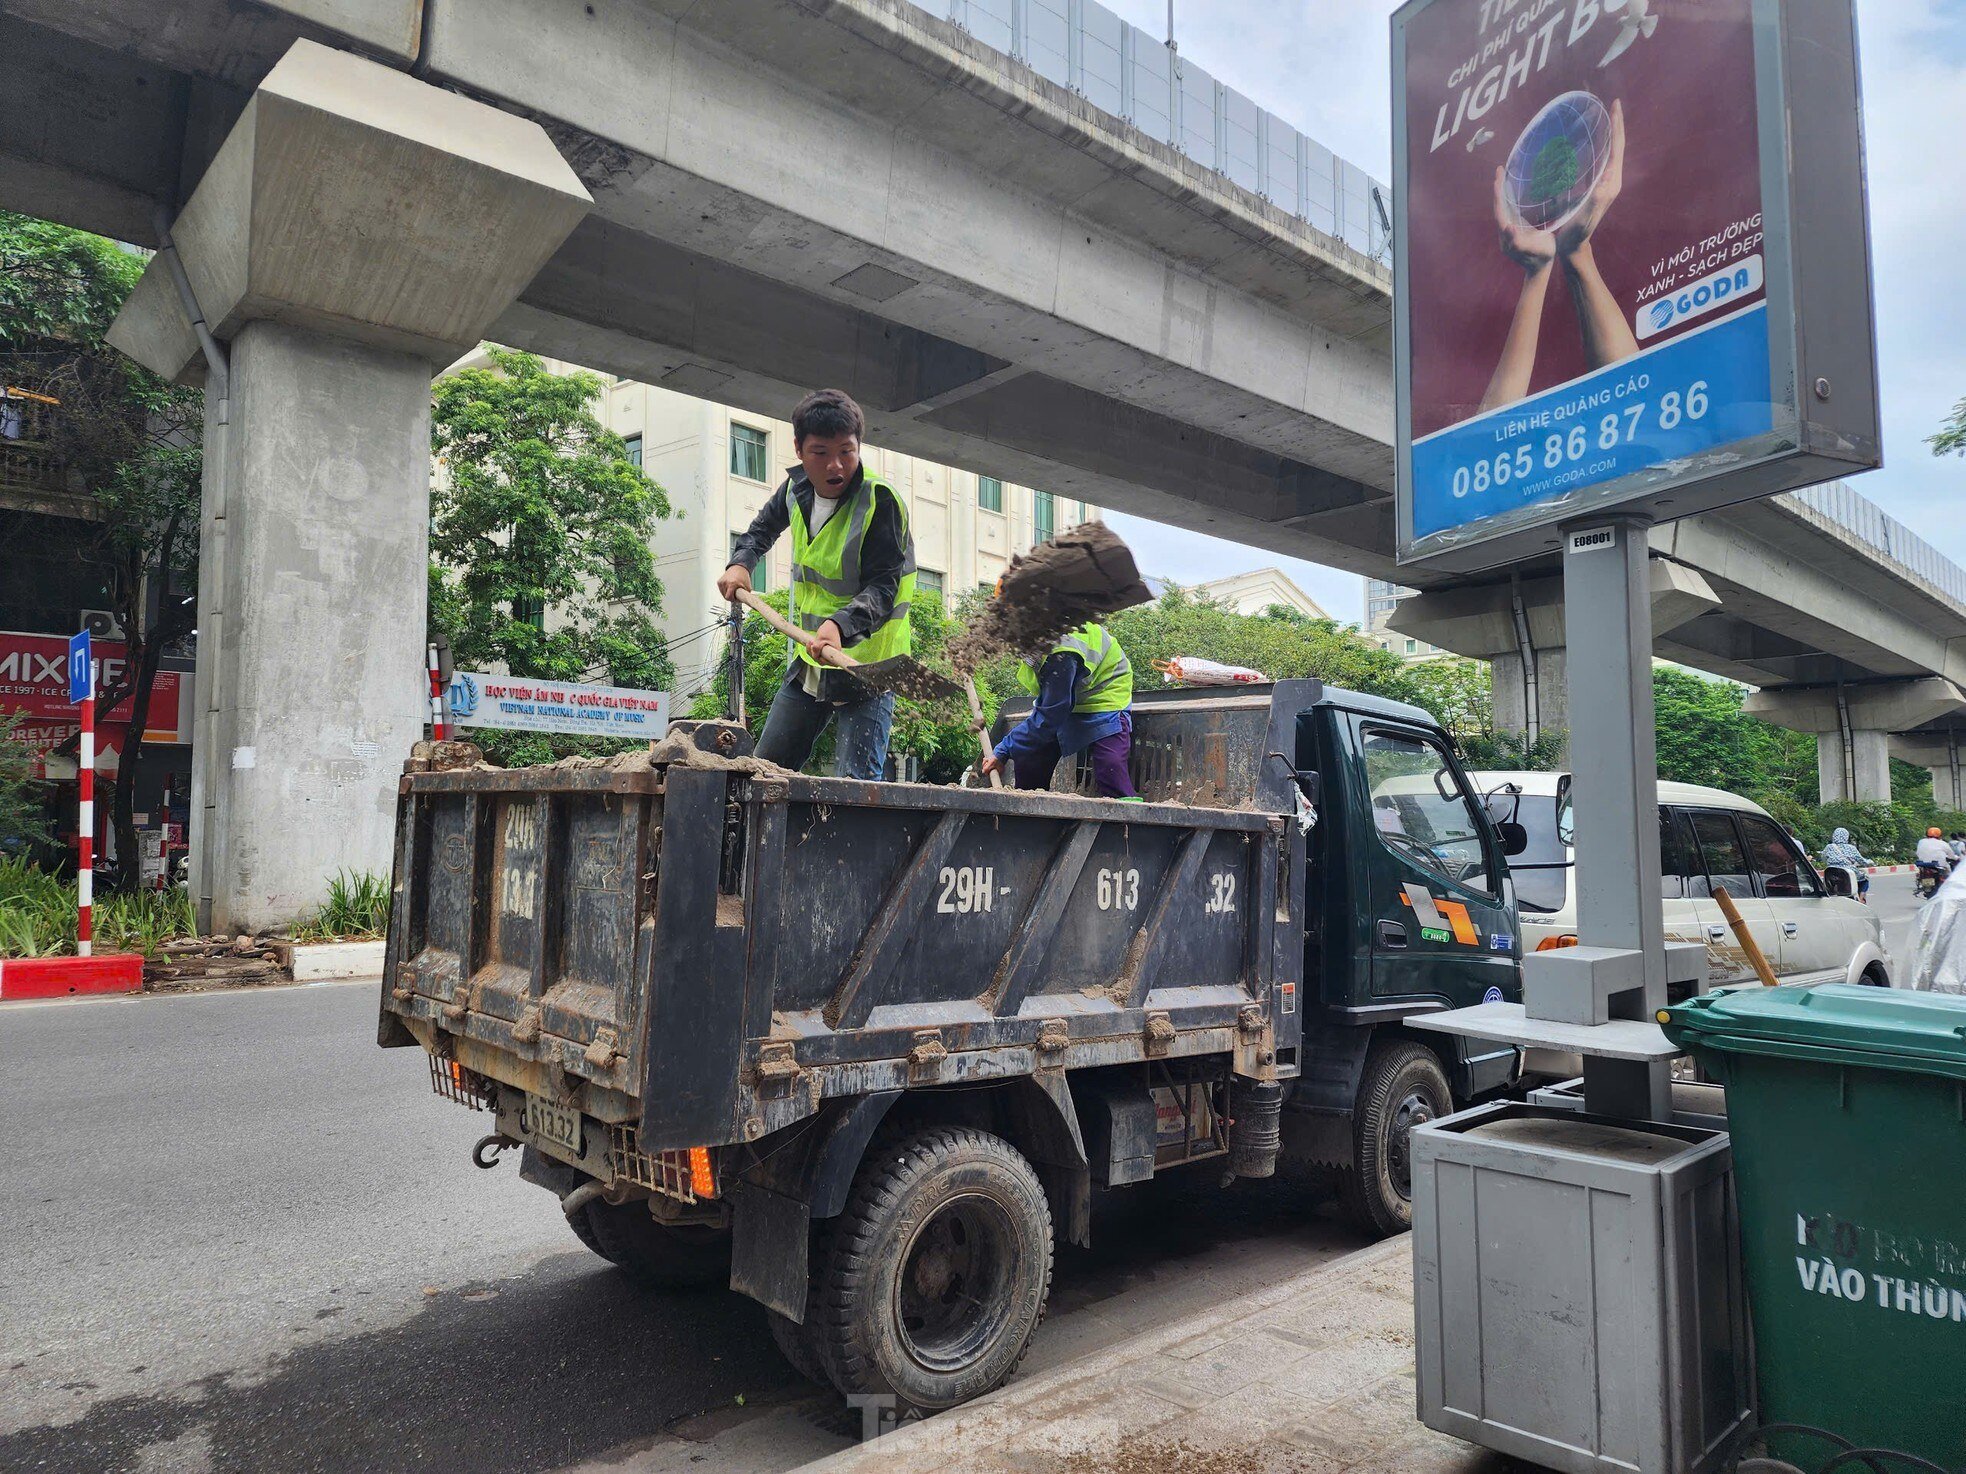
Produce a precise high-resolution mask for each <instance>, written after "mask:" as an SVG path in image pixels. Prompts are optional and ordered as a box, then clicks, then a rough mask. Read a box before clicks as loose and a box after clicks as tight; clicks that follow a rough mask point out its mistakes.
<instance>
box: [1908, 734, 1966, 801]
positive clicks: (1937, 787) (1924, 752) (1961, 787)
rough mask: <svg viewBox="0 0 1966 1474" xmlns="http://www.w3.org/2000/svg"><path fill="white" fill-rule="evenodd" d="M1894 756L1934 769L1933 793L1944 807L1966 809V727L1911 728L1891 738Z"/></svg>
mask: <svg viewBox="0 0 1966 1474" xmlns="http://www.w3.org/2000/svg"><path fill="white" fill-rule="evenodd" d="M1891 756H1893V757H1896V758H1902V759H1904V761H1906V762H1908V763H1916V764H1918V766H1919V767H1921V768H1927V769H1930V770H1931V774H1932V797H1933V799H1934V800H1935V801H1936V802H1937V803H1938V805H1939V807H1940V808H1942V809H1955V810H1959V811H1961V812H1966V727H1954V726H1951V725H1950V724H1948V725H1947V726H1945V727H1944V728H1943V729H1942V730H1940V731H1936V732H1933V731H1927V732H1910V733H1906V734H1904V735H1901V736H1898V737H1895V738H1893V739H1892V741H1891Z"/></svg>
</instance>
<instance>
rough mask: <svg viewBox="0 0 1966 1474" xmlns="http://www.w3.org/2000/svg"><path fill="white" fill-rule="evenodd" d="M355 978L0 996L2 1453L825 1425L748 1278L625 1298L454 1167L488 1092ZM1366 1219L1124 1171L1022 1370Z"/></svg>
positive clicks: (555, 1454) (7, 1461) (516, 1197)
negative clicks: (378, 1008)
mask: <svg viewBox="0 0 1966 1474" xmlns="http://www.w3.org/2000/svg"><path fill="white" fill-rule="evenodd" d="M377 986H378V985H377V984H375V983H373V982H365V983H358V984H342V985H331V986H320V987H312V988H283V989H273V990H258V991H246V992H231V993H211V994H203V995H196V996H177V997H156V998H136V999H115V1000H92V1001H88V1002H75V1003H62V1004H53V1005H41V1006H37V1005H25V1004H12V1005H8V1006H7V1007H6V1008H4V1009H0V1121H4V1122H5V1123H6V1130H5V1132H4V1133H0V1244H4V1253H5V1256H6V1259H5V1273H4V1274H0V1327H4V1334H0V1470H6V1471H8V1474H18V1471H26V1470H62V1471H69V1470H73V1471H78V1474H83V1471H86V1474H107V1471H115V1470H140V1471H144V1474H163V1471H172V1474H179V1471H182V1474H192V1471H201V1470H208V1469H211V1470H265V1469H280V1470H282V1471H294V1474H298V1471H314V1470H319V1471H343V1470H348V1471H354V1470H361V1471H378V1470H396V1469H428V1470H440V1471H444V1474H452V1471H457V1474H475V1471H486V1474H491V1471H498V1474H516V1471H526V1470H553V1469H560V1468H565V1467H569V1466H574V1465H581V1464H586V1463H590V1462H592V1463H607V1464H609V1465H611V1466H613V1467H615V1468H617V1469H619V1468H620V1467H621V1466H622V1465H624V1464H630V1465H632V1467H633V1468H635V1469H637V1470H642V1469H650V1470H660V1469H668V1468H679V1469H680V1468H688V1469H691V1470H693V1471H696V1474H715V1471H716V1470H717V1469H719V1468H743V1469H749V1470H763V1469H767V1468H776V1469H783V1468H788V1467H791V1466H792V1465H794V1464H797V1463H800V1462H803V1461H804V1459H805V1458H808V1457H816V1456H818V1455H820V1454H823V1453H827V1452H831V1451H832V1450H834V1449H836V1448H839V1447H843V1446H844V1445H845V1442H846V1441H847V1437H848V1435H849V1433H850V1432H851V1431H852V1425H851V1424H850V1423H849V1422H848V1420H847V1419H846V1418H845V1416H844V1415H843V1414H841V1413H840V1412H838V1411H837V1400H836V1399H833V1398H830V1397H826V1396H821V1395H819V1394H817V1393H816V1392H815V1391H814V1389H812V1388H811V1387H810V1386H809V1385H808V1384H805V1383H802V1382H800V1381H798V1380H797V1379H796V1378H795V1377H794V1375H793V1374H792V1373H791V1371H790V1370H789V1369H788V1368H787V1367H786V1366H785V1365H784V1363H783V1362H782V1361H780V1359H779V1357H778V1355H777V1353H776V1352H775V1351H774V1350H773V1349H772V1346H771V1342H770V1339H769V1336H768V1335H767V1333H766V1330H765V1322H764V1312H763V1311H762V1310H761V1309H759V1308H758V1307H757V1306H756V1305H754V1304H753V1303H752V1302H750V1301H749V1300H745V1299H743V1298H741V1297H738V1296H735V1295H731V1294H729V1293H725V1292H714V1293H708V1294H697V1295H690V1296H662V1295H653V1294H645V1293H642V1292H638V1291H636V1290H635V1289H633V1288H632V1287H630V1286H629V1285H628V1284H627V1283H626V1281H625V1280H623V1279H622V1277H621V1276H620V1275H619V1274H618V1273H617V1272H616V1271H614V1270H613V1269H612V1268H610V1267H609V1266H607V1265H606V1264H604V1263H603V1262H602V1261H601V1260H599V1259H596V1258H595V1257H594V1256H592V1255H591V1254H589V1253H588V1252H587V1251H586V1250H585V1249H582V1248H581V1247H580V1246H579V1244H578V1243H577V1242H576V1241H575V1240H574V1238H573V1237H572V1235H571V1234H570V1233H569V1232H568V1231H567V1229H566V1226H565V1223H564V1221H563V1219H562V1218H561V1215H560V1212H559V1208H558V1205H557V1204H555V1203H554V1201H553V1199H552V1198H551V1197H550V1196H549V1195H547V1194H546V1193H543V1192H541V1191H539V1190H538V1189H537V1188H533V1187H531V1186H529V1185H527V1184H524V1183H522V1182H520V1181H519V1179H518V1175H517V1171H516V1169H515V1168H514V1167H512V1166H504V1167H500V1168H498V1169H497V1170H494V1171H490V1172H480V1171H478V1170H477V1169H475V1168H474V1167H472V1166H471V1164H470V1162H469V1160H468V1153H469V1150H470V1147H471V1144H472V1143H473V1142H474V1141H475V1140H476V1139H477V1138H478V1137H479V1136H481V1135H483V1134H484V1133H485V1132H486V1131H487V1130H488V1129H489V1127H490V1118H489V1117H487V1116H485V1115H482V1114H473V1113H471V1112H469V1111H466V1110H465V1109H463V1108H462V1107H459V1106H457V1105H454V1104H451V1103H449V1102H447V1101H443V1100H441V1099H439V1098H438V1097H436V1096H435V1095H433V1094H432V1093H431V1091H430V1088H429V1081H428V1074H427V1071H426V1069H425V1066H424V1057H423V1055H422V1054H421V1053H420V1052H417V1051H413V1050H381V1049H378V1048H376V1047H375V1043H374V1039H375V1024H374V1018H375V996H376V988H377ZM1196 1170H1197V1171H1205V1170H1207V1169H1205V1168H1197V1169H1196ZM1121 1204H1124V1206H1121ZM1362 1242H1363V1240H1362V1239H1360V1238H1358V1237H1356V1236H1355V1235H1353V1234H1351V1233H1350V1232H1349V1231H1347V1230H1344V1229H1341V1228H1339V1227H1338V1226H1337V1225H1335V1224H1334V1223H1332V1222H1330V1221H1328V1220H1327V1219H1324V1218H1321V1217H1311V1218H1309V1219H1307V1218H1306V1217H1305V1216H1304V1214H1303V1212H1302V1211H1301V1209H1292V1208H1291V1207H1290V1206H1288V1205H1283V1204H1279V1202H1278V1201H1277V1200H1276V1198H1275V1197H1274V1196H1267V1197H1266V1196H1260V1195H1245V1196H1243V1197H1242V1198H1240V1199H1239V1200H1237V1201H1236V1202H1235V1203H1231V1204H1229V1205H1228V1210H1227V1211H1224V1210H1223V1200H1222V1199H1220V1198H1217V1197H1215V1195H1213V1194H1187V1193H1169V1192H1165V1191H1158V1190H1156V1191H1155V1192H1154V1193H1153V1194H1151V1195H1149V1196H1147V1197H1140V1196H1138V1195H1136V1194H1127V1195H1124V1196H1123V1198H1122V1199H1121V1201H1120V1203H1116V1204H1115V1205H1114V1210H1113V1211H1110V1212H1108V1213H1107V1214H1106V1215H1105V1216H1104V1221H1103V1223H1102V1236H1101V1241H1100V1248H1099V1250H1098V1251H1097V1252H1096V1253H1093V1254H1086V1253H1083V1252H1066V1253H1062V1254H1061V1255H1060V1259H1059V1269H1058V1275H1057V1284H1056V1289H1055V1292H1054V1295H1053V1301H1052V1304H1053V1313H1052V1316H1051V1318H1050V1319H1049V1320H1048V1322H1047V1323H1046V1325H1045V1327H1044V1328H1043V1330H1042V1331H1041V1332H1040V1335H1041V1337H1042V1339H1041V1341H1040V1342H1039V1343H1038V1344H1037V1346H1036V1347H1035V1348H1034V1350H1033V1353H1032V1356H1031V1359H1030V1361H1029V1362H1028V1363H1027V1365H1028V1366H1029V1367H1031V1368H1032V1369H1039V1368H1042V1367H1044V1366H1045V1365H1048V1364H1054V1363H1055V1362H1056V1361H1058V1360H1061V1359H1064V1358H1066V1357H1069V1356H1071V1355H1075V1354H1079V1353H1082V1352H1084V1351H1087V1350H1091V1349H1094V1348H1096V1347H1099V1346H1102V1345H1106V1344H1111V1343H1112V1342H1113V1341H1116V1340H1119V1339H1121V1338H1123V1337H1125V1336H1127V1335H1130V1334H1133V1333H1134V1332H1137V1331H1138V1330H1141V1329H1144V1328H1145V1327H1146V1326H1147V1325H1149V1324H1151V1323H1153V1321H1154V1320H1155V1319H1157V1318H1161V1317H1165V1316H1169V1315H1175V1314H1183V1313H1188V1312H1191V1311H1194V1310H1197V1309H1201V1308H1205V1306H1206V1305H1207V1304H1208V1303H1211V1302H1214V1303H1219V1301H1220V1299H1222V1298H1227V1297H1229V1296H1231V1295H1235V1294H1241V1293H1245V1292H1246V1291H1247V1290H1249V1289H1251V1288H1254V1287H1256V1286H1257V1285H1260V1284H1262V1283H1264V1282H1266V1280H1267V1279H1268V1278H1269V1277H1271V1276H1273V1275H1276V1274H1280V1273H1285V1272H1293V1271H1294V1270H1296V1269H1301V1268H1305V1267H1308V1266H1310V1265H1311V1264H1314V1263H1316V1262H1318V1261H1319V1260H1320V1259H1323V1258H1330V1257H1335V1256H1336V1255H1337V1254H1339V1253H1343V1252H1345V1251H1347V1250H1350V1249H1352V1248H1356V1247H1357V1246H1359V1245H1360V1244H1361V1243H1362ZM740 1399H741V1400H742V1401H741V1402H740ZM767 1419H772V1420H775V1421H766V1420H767ZM747 1430H748V1431H747ZM747 1436H748V1437H749V1438H750V1442H749V1443H748V1444H747V1443H745V1442H744V1440H745V1439H746V1438H747ZM733 1445H735V1446H733Z"/></svg>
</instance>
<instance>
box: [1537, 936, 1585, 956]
mask: <svg viewBox="0 0 1966 1474" xmlns="http://www.w3.org/2000/svg"><path fill="white" fill-rule="evenodd" d="M1576 945H1577V938H1576V935H1575V934H1574V933H1572V932H1565V933H1563V935H1561V936H1556V937H1544V938H1543V940H1542V941H1540V942H1538V943H1537V944H1536V950H1537V951H1538V952H1555V951H1557V950H1558V949H1559V948H1562V947H1574V946H1576Z"/></svg>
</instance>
